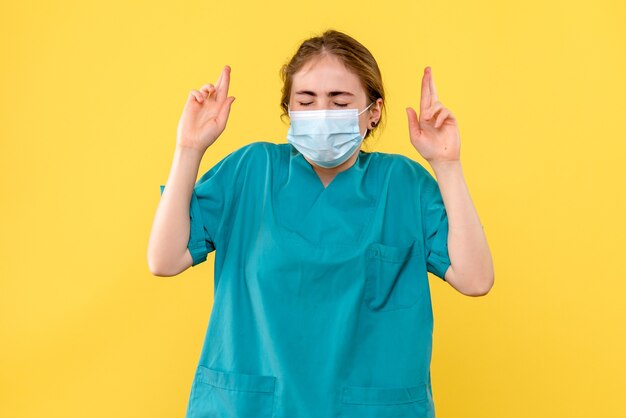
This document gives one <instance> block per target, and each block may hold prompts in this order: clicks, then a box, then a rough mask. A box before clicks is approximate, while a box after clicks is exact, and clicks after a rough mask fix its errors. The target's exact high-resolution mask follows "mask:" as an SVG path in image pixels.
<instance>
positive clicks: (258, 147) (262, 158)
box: [228, 141, 288, 164]
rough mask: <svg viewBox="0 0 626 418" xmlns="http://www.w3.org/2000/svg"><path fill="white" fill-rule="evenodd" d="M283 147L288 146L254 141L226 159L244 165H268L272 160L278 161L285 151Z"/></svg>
mask: <svg viewBox="0 0 626 418" xmlns="http://www.w3.org/2000/svg"><path fill="white" fill-rule="evenodd" d="M285 145H288V144H275V143H273V142H269V141H255V142H251V143H249V144H246V145H244V146H242V147H240V148H237V149H236V150H234V151H232V152H231V153H230V154H229V155H228V157H232V159H234V160H236V161H241V162H246V163H265V164H267V163H269V162H271V161H273V160H276V159H279V158H280V156H281V153H284V151H286V150H287V148H286V147H285Z"/></svg>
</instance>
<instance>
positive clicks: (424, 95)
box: [420, 67, 431, 115]
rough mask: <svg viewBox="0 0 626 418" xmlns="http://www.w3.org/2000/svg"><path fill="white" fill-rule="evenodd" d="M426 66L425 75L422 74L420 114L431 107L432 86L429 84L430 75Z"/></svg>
mask: <svg viewBox="0 0 626 418" xmlns="http://www.w3.org/2000/svg"><path fill="white" fill-rule="evenodd" d="M426 68H428V67H426ZM426 68H425V69H424V75H422V92H421V96H420V115H423V114H424V112H426V110H427V109H428V108H429V107H430V103H431V101H430V87H429V84H428V77H427V76H426Z"/></svg>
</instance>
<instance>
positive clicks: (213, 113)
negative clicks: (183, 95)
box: [176, 65, 235, 152]
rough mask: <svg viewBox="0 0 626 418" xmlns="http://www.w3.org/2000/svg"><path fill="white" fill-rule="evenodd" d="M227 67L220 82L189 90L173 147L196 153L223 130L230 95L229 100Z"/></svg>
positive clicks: (232, 98) (228, 71)
mask: <svg viewBox="0 0 626 418" xmlns="http://www.w3.org/2000/svg"><path fill="white" fill-rule="evenodd" d="M229 84H230V67H229V66H228V65H226V66H225V67H224V69H223V70H222V73H221V74H220V77H219V79H218V80H217V82H216V83H215V86H214V85H213V84H210V83H209V84H205V85H203V86H202V87H201V88H200V90H199V91H198V90H191V92H190V93H189V96H188V97H187V102H186V103H185V107H184V109H183V113H182V115H181V117H180V120H179V121H178V129H177V132H176V144H177V145H179V146H182V147H185V148H194V149H197V150H199V151H202V152H204V151H206V149H207V148H208V147H209V146H211V144H213V142H215V140H216V139H217V138H218V137H219V136H220V135H221V133H222V132H223V131H224V128H225V127H226V121H227V120H228V115H229V114H230V107H231V104H232V103H233V102H234V101H235V98H234V97H233V96H230V97H228V86H229Z"/></svg>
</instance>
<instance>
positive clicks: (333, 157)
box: [287, 102, 374, 168]
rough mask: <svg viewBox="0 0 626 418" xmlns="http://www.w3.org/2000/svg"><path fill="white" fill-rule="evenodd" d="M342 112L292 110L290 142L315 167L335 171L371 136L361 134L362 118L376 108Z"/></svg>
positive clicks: (288, 134)
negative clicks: (367, 111)
mask: <svg viewBox="0 0 626 418" xmlns="http://www.w3.org/2000/svg"><path fill="white" fill-rule="evenodd" d="M373 104H374V102H372V103H371V104H370V105H369V106H367V107H366V108H365V109H363V110H362V111H361V112H358V110H357V109H338V110H296V111H291V110H289V118H290V119H291V126H290V127H289V131H288V132H287V141H288V142H289V143H291V144H292V145H293V146H294V147H295V148H296V149H297V150H298V151H300V153H301V154H302V155H304V156H306V157H307V158H308V159H309V160H311V161H313V162H314V163H315V164H317V165H319V166H321V167H326V168H332V167H337V166H338V165H339V164H342V163H343V162H345V161H347V160H348V159H349V158H350V156H351V155H352V154H353V153H354V151H356V149H357V148H358V147H359V145H360V144H361V142H362V141H363V139H364V138H365V134H366V133H367V129H365V132H364V133H363V134H362V135H361V132H360V131H359V115H360V114H361V113H363V112H365V111H366V110H367V109H369V108H370V106H372V105H373Z"/></svg>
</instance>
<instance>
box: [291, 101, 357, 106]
mask: <svg viewBox="0 0 626 418" xmlns="http://www.w3.org/2000/svg"><path fill="white" fill-rule="evenodd" d="M310 104H313V102H309V103H300V105H301V106H308V105H310ZM334 104H335V105H336V106H339V107H346V106H348V104H347V103H334Z"/></svg>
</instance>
